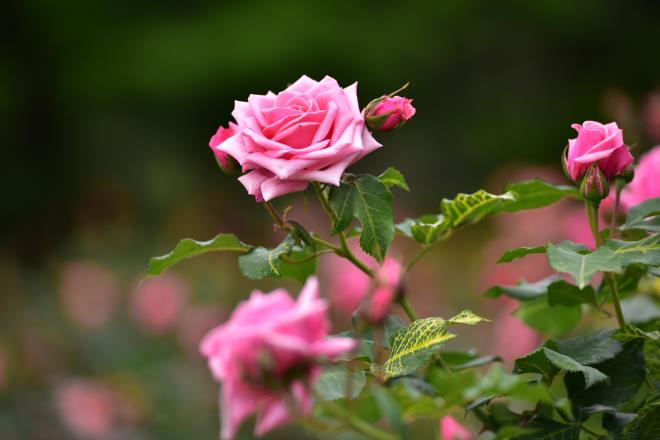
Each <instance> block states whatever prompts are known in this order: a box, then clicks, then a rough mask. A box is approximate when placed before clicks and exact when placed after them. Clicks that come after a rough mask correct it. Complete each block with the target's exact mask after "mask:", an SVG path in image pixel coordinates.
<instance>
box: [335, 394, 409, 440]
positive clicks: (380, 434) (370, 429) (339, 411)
mask: <svg viewBox="0 0 660 440" xmlns="http://www.w3.org/2000/svg"><path fill="white" fill-rule="evenodd" d="M323 407H324V409H325V410H326V411H327V412H328V413H330V414H331V415H333V416H334V417H336V418H337V419H339V420H341V421H342V422H344V423H345V424H346V425H347V426H349V427H350V428H351V429H353V430H354V431H355V432H358V433H360V434H362V435H364V436H365V437H367V438H370V439H372V440H397V437H396V436H395V435H393V434H390V433H389V432H387V431H383V430H382V429H378V428H376V427H375V426H373V425H371V424H370V423H367V422H365V421H364V420H362V419H360V418H358V417H356V416H355V415H354V414H353V413H351V412H350V411H347V410H346V409H344V408H342V407H341V406H339V405H338V404H336V403H334V402H325V404H324V405H323Z"/></svg>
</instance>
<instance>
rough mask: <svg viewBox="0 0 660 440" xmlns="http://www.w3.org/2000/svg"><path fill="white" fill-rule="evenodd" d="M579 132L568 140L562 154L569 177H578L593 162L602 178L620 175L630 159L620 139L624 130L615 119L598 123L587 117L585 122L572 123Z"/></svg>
mask: <svg viewBox="0 0 660 440" xmlns="http://www.w3.org/2000/svg"><path fill="white" fill-rule="evenodd" d="M571 127H573V128H574V129H575V130H576V131H577V132H578V135H577V137H576V138H575V139H569V140H568V151H567V153H566V155H565V158H564V160H565V169H566V170H567V171H568V174H569V176H570V178H571V179H573V180H574V181H578V180H579V179H580V178H581V177H582V176H584V174H585V173H586V172H587V170H588V169H589V167H590V166H591V165H593V164H596V165H597V166H598V168H600V170H601V171H602V172H603V175H604V176H605V179H607V180H610V179H611V178H613V177H615V176H617V175H619V174H620V173H621V172H622V171H623V170H624V169H625V168H626V167H627V166H628V165H630V164H631V163H632V162H633V160H634V159H633V157H632V155H631V154H630V151H629V150H628V147H627V146H626V145H625V144H624V143H623V131H622V130H621V129H619V127H618V126H617V125H616V122H610V123H609V124H605V125H603V124H601V123H600V122H595V121H586V122H585V123H584V124H582V125H580V124H573V125H572V126H571Z"/></svg>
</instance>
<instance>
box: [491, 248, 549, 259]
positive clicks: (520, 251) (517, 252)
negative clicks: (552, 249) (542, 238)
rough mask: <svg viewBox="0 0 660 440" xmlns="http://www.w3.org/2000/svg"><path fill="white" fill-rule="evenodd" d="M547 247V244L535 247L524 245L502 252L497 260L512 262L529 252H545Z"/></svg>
mask: <svg viewBox="0 0 660 440" xmlns="http://www.w3.org/2000/svg"><path fill="white" fill-rule="evenodd" d="M546 247H547V246H545V245H544V246H534V247H529V246H523V247H519V248H516V249H509V250H508V251H506V252H504V253H503V254H502V256H501V257H500V259H499V260H497V264H500V263H510V262H512V261H513V260H517V259H518V258H522V257H524V256H526V255H529V254H545V250H546Z"/></svg>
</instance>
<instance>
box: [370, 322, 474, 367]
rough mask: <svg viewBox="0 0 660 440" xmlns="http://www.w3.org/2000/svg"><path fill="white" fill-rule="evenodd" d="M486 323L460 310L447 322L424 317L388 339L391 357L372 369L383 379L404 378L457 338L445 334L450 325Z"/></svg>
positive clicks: (447, 333)
mask: <svg viewBox="0 0 660 440" xmlns="http://www.w3.org/2000/svg"><path fill="white" fill-rule="evenodd" d="M481 321H486V319H484V318H481V317H479V316H477V315H475V314H473V313H471V312H469V311H463V312H461V313H459V314H458V315H456V316H454V317H453V318H451V319H449V320H444V319H442V318H424V319H418V320H417V321H413V322H411V323H410V324H409V325H408V326H407V327H404V328H402V329H399V330H397V331H396V332H394V334H393V335H392V337H391V338H390V347H391V351H390V356H389V358H388V359H387V361H385V363H384V364H383V365H381V366H379V367H375V371H376V372H377V373H378V374H380V375H381V376H384V377H394V376H403V375H405V374H410V373H412V372H414V371H415V370H417V369H418V368H420V367H421V366H423V365H424V364H425V363H426V362H427V361H428V360H429V359H430V358H431V356H432V355H433V353H434V352H435V351H436V350H437V349H438V348H440V347H442V346H443V345H444V344H446V343H447V341H449V340H450V339H452V338H453V337H455V336H456V335H454V334H451V333H449V332H448V331H447V326H448V325H449V324H468V325H475V324H477V323H478V322H481Z"/></svg>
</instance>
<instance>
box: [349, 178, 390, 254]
mask: <svg viewBox="0 0 660 440" xmlns="http://www.w3.org/2000/svg"><path fill="white" fill-rule="evenodd" d="M353 187H354V189H355V200H354V205H355V209H354V213H355V216H356V217H357V219H358V220H359V221H360V223H361V224H362V234H361V235H360V246H361V247H362V249H363V250H364V251H365V252H366V253H368V254H369V255H371V256H372V257H374V258H375V259H376V260H377V261H378V262H381V263H382V262H383V260H384V259H385V254H386V253H387V248H388V247H389V245H390V242H391V241H392V239H393V238H394V224H393V221H392V194H391V193H390V190H389V189H387V186H385V184H383V183H382V182H381V181H380V180H378V179H377V178H375V177H373V176H369V175H365V176H360V177H358V178H357V179H356V180H355V181H354V182H353Z"/></svg>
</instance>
